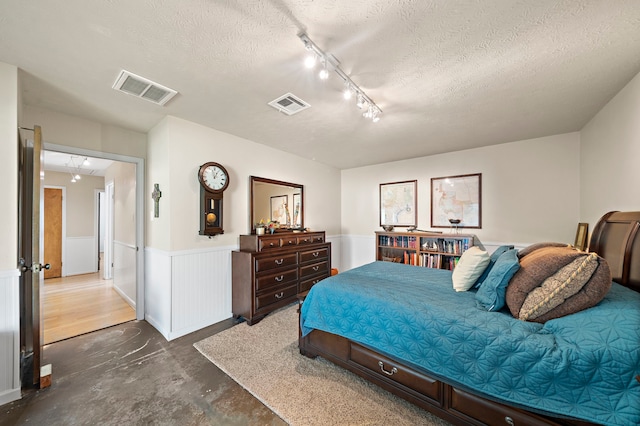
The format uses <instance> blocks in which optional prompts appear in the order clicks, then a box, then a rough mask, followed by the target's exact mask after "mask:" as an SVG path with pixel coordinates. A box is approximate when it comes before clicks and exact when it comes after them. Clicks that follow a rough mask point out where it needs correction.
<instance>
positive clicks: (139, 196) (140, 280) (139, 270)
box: [42, 142, 145, 320]
mask: <svg viewBox="0 0 640 426" xmlns="http://www.w3.org/2000/svg"><path fill="white" fill-rule="evenodd" d="M42 149H43V151H56V152H64V153H67V154H74V155H80V156H86V157H94V158H103V159H106V160H113V161H121V162H125V163H133V164H135V165H136V219H135V222H136V319H137V320H144V312H145V307H144V302H145V300H144V287H145V286H144V218H145V214H144V213H145V210H144V208H145V205H144V191H145V179H144V177H145V164H144V163H145V161H144V158H140V157H132V156H128V155H121V154H112V153H109V152H101V151H94V150H90V149H84V148H76V147H71V146H66V145H58V144H52V143H46V142H45V143H43V144H42Z"/></svg>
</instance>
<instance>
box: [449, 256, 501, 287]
mask: <svg viewBox="0 0 640 426" xmlns="http://www.w3.org/2000/svg"><path fill="white" fill-rule="evenodd" d="M490 258H491V256H489V253H487V252H486V251H484V250H482V249H481V248H480V247H476V246H473V247H470V248H469V249H468V250H467V251H465V252H464V253H462V256H460V260H459V261H458V264H457V265H456V267H455V268H454V269H453V274H452V276H451V279H452V280H453V289H454V290H455V291H467V290H469V289H470V288H471V287H473V284H475V282H476V281H477V280H478V278H480V275H482V273H483V272H484V270H485V269H486V268H487V266H489V260H490Z"/></svg>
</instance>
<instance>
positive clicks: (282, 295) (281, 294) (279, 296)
mask: <svg viewBox="0 0 640 426" xmlns="http://www.w3.org/2000/svg"><path fill="white" fill-rule="evenodd" d="M274 296H276V299H282V298H283V297H284V291H281V292H280V293H278V294H275V295H274Z"/></svg>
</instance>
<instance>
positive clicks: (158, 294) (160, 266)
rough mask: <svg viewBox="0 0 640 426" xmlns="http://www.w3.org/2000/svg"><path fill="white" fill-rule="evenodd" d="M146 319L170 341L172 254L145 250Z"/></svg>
mask: <svg viewBox="0 0 640 426" xmlns="http://www.w3.org/2000/svg"><path fill="white" fill-rule="evenodd" d="M144 253H145V261H144V265H145V268H144V280H145V284H144V286H145V287H144V309H145V313H144V319H145V321H147V322H148V323H149V324H151V325H152V326H153V327H155V328H156V330H158V331H159V332H160V334H162V335H163V336H164V338H165V339H167V340H169V333H170V332H171V254H170V253H168V252H165V251H162V250H156V249H152V248H147V249H145V252H144Z"/></svg>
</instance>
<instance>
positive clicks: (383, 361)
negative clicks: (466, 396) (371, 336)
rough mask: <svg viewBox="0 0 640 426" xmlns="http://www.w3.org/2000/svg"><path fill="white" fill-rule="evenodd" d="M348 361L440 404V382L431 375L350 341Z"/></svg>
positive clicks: (441, 395) (441, 393)
mask: <svg viewBox="0 0 640 426" xmlns="http://www.w3.org/2000/svg"><path fill="white" fill-rule="evenodd" d="M350 362H353V363H356V364H358V365H360V366H362V367H364V368H365V369H367V370H370V371H372V372H374V373H376V375H377V376H378V377H382V378H385V379H386V380H388V381H391V382H395V383H396V384H400V385H402V386H404V387H407V388H409V389H412V390H414V391H416V392H418V393H421V394H422V395H424V397H425V398H427V399H428V400H429V401H430V402H431V403H433V404H435V405H437V406H442V400H443V398H442V397H443V392H442V383H441V382H439V381H437V380H434V379H432V378H431V377H428V376H425V375H422V374H420V373H418V372H415V371H411V370H409V369H407V368H405V367H404V366H403V365H402V364H399V363H397V362H395V361H391V360H389V359H388V358H386V357H384V356H382V355H379V354H376V353H374V352H371V351H370V350H369V349H367V348H365V347H363V346H360V345H358V344H356V343H351V354H350Z"/></svg>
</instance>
